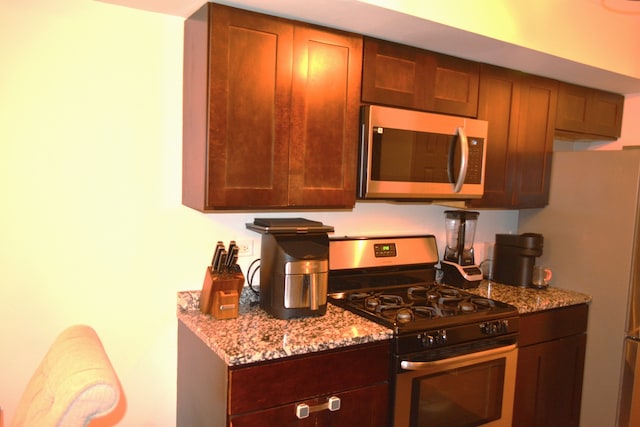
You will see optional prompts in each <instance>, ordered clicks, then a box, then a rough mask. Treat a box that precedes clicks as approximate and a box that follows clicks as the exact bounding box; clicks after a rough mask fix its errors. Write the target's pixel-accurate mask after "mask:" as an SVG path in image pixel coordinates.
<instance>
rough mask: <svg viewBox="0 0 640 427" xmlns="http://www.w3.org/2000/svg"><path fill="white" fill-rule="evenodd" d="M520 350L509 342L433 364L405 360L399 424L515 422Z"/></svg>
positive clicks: (457, 426)
mask: <svg viewBox="0 0 640 427" xmlns="http://www.w3.org/2000/svg"><path fill="white" fill-rule="evenodd" d="M517 357H518V349H517V347H516V344H509V345H506V346H501V347H497V348H492V349H489V350H481V351H478V352H474V353H470V354H465V355H461V356H455V357H449V358H446V359H442V360H436V361H430V362H412V361H406V360H405V361H401V362H400V365H401V367H402V369H401V370H400V372H399V373H398V374H397V376H396V387H395V405H394V427H408V426H410V427H461V426H505V427H508V426H511V419H512V415H513V400H514V393H515V381H516V364H517Z"/></svg>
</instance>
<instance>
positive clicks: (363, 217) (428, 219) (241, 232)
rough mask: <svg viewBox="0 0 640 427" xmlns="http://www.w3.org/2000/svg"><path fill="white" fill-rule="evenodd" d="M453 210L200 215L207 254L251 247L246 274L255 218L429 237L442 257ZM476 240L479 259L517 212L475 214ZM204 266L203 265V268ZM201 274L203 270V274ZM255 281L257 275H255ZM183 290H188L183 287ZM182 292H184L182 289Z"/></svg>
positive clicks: (411, 207)
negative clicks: (241, 244) (238, 243)
mask: <svg viewBox="0 0 640 427" xmlns="http://www.w3.org/2000/svg"><path fill="white" fill-rule="evenodd" d="M448 209H456V208H450V207H445V206H439V205H428V204H395V203H383V202H358V203H356V207H355V208H354V209H353V211H332V212H321V211H306V212H268V213H264V212H256V213H216V214H204V216H205V217H206V219H205V221H207V222H210V223H211V226H212V229H214V230H217V233H218V234H217V235H214V234H212V235H211V236H210V240H211V242H210V245H211V251H210V252H212V251H213V245H214V244H215V241H216V240H223V241H225V242H227V241H228V240H232V239H235V240H243V241H247V240H249V241H251V242H252V243H253V256H246V257H241V258H239V264H240V266H241V268H242V269H243V271H244V272H245V273H246V271H247V267H248V265H249V263H250V262H251V261H253V260H254V259H255V258H259V257H260V242H261V236H260V234H258V233H255V232H253V231H250V230H248V229H246V227H245V223H248V222H252V221H253V219H254V218H258V217H274V218H275V217H279V218H283V217H302V218H308V219H313V220H317V221H322V222H323V223H325V224H328V225H332V226H333V227H334V228H335V232H334V233H332V234H331V236H344V235H350V236H353V235H359V236H373V235H383V236H388V235H397V234H433V235H435V236H436V240H437V244H438V251H439V252H440V254H441V255H442V251H443V250H444V245H445V231H444V211H445V210H448ZM479 212H480V216H479V217H478V225H477V231H476V239H475V241H476V242H478V245H477V249H478V251H479V254H478V255H479V256H483V255H482V254H481V252H483V251H484V245H483V243H485V242H488V243H492V242H493V241H494V239H495V234H496V233H515V232H516V231H517V228H518V211H509V210H479ZM209 255H210V254H209V251H206V252H205V253H203V254H202V260H201V262H202V263H206V262H207V261H208V259H207V257H208V256H209ZM203 265H204V264H203ZM203 271H204V270H203ZM256 277H257V275H256ZM185 286H187V287H188V286H189V285H188V284H185ZM185 289H186V288H185Z"/></svg>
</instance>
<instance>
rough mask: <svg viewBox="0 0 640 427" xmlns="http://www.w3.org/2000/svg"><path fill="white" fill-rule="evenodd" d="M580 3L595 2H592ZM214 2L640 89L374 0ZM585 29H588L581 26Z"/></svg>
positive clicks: (606, 6) (177, 10) (191, 2)
mask: <svg viewBox="0 0 640 427" xmlns="http://www.w3.org/2000/svg"><path fill="white" fill-rule="evenodd" d="M100 1H104V2H107V3H113V4H120V5H123V6H127V7H133V8H137V9H143V10H150V11H153V12H159V13H164V14H171V15H177V16H182V17H186V16H189V15H190V14H191V13H192V12H193V11H195V10H196V9H197V8H198V7H199V6H200V5H202V4H203V3H204V2H203V0H100ZM406 1H411V0H406ZM413 1H415V0H413ZM420 1H428V0H420ZM483 1H488V0H483ZM581 1H585V2H588V1H591V2H595V1H596V0H581ZM597 1H598V2H599V6H600V7H601V8H602V10H603V11H604V12H603V13H609V14H613V13H615V14H619V15H620V14H623V15H626V17H627V18H628V17H630V16H631V17H633V18H632V19H637V20H638V25H639V26H640V1H629V0H597ZM216 2H218V3H223V4H228V5H231V6H236V7H241V8H244V9H249V10H256V11H260V12H264V13H268V14H271V15H276V16H283V17H287V18H291V19H297V20H301V21H305V22H312V23H316V24H320V25H325V26H329V27H332V28H338V29H343V30H347V31H352V32H356V33H359V34H364V35H370V36H374V37H378V38H382V39H386V40H391V41H396V42H399V43H403V44H408V45H413V46H418V47H422V48H425V49H428V50H433V51H438V52H443V53H447V54H451V55H454V56H459V57H462V58H467V59H472V60H477V61H480V62H486V63H491V64H495V65H500V66H504V67H508V68H513V69H517V70H521V71H526V72H530V73H533V74H537V75H542V76H547V77H552V78H555V79H558V80H562V81H568V82H572V83H576V84H581V85H584V86H590V87H596V88H599V89H603V90H609V91H613V92H617V93H624V94H635V93H640V75H629V74H622V73H620V72H615V71H612V70H607V69H604V68H601V67H597V66H593V65H587V64H584V63H580V62H577V61H572V60H568V59H566V58H562V57H560V56H556V55H552V54H549V53H545V52H542V51H540V50H535V49H531V48H527V47H523V46H518V45H515V44H512V43H507V42H505V41H501V40H498V39H496V38H491V37H487V36H484V35H480V34H475V33H472V32H470V31H465V30H462V29H459V28H454V27H453V26H448V25H443V24H441V23H438V22H434V21H430V20H427V19H423V18H419V17H417V16H413V15H409V14H406V13H401V12H398V11H395V10H391V9H389V8H385V7H381V6H377V5H375V4H373V3H375V2H376V0H322V1H308V0H216ZM552 3H553V2H552ZM399 4H400V3H399ZM543 30H544V29H543ZM548 31H554V29H553V28H549V29H548ZM584 31H586V32H588V31H592V30H591V29H589V28H588V27H585V29H584ZM636 43H637V42H636ZM637 55H638V57H637V58H634V59H637V62H638V63H640V53H638V54H637Z"/></svg>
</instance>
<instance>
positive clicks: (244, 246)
mask: <svg viewBox="0 0 640 427" xmlns="http://www.w3.org/2000/svg"><path fill="white" fill-rule="evenodd" d="M236 244H237V245H238V256H252V255H253V240H238V242H237V243H236Z"/></svg>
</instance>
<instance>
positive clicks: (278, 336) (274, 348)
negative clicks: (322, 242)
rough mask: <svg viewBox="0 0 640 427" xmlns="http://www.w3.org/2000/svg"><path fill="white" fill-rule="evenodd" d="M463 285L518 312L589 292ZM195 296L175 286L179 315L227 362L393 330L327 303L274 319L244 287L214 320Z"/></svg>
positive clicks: (381, 336) (580, 300) (585, 298)
mask: <svg viewBox="0 0 640 427" xmlns="http://www.w3.org/2000/svg"><path fill="white" fill-rule="evenodd" d="M467 291H468V292H471V293H473V294H476V295H480V296H482V297H486V298H491V299H494V300H498V301H502V302H505V303H507V304H511V305H513V306H515V307H517V308H518V312H519V313H520V314H526V313H532V312H536V311H543V310H550V309H553V308H560V307H566V306H570V305H576V304H584V303H589V302H591V297H590V296H589V295H585V294H582V293H579V292H575V291H569V290H564V289H559V288H555V287H551V286H550V287H548V288H546V289H535V288H522V287H518V286H509V285H503V284H500V283H496V282H489V281H482V283H481V284H480V286H478V287H477V288H474V289H467ZM199 299H200V291H184V292H178V313H177V314H178V320H180V321H182V322H183V323H184V324H185V325H186V326H187V327H188V328H189V329H190V330H192V331H193V332H194V333H195V334H196V335H197V336H198V337H199V338H200V339H201V340H202V341H203V342H204V343H205V344H207V345H208V346H209V348H211V350H213V351H214V352H215V353H216V354H217V355H218V356H219V357H220V358H221V359H222V360H224V361H225V363H226V364H227V365H228V366H238V365H244V364H249V363H257V362H263V361H266V360H273V359H279V358H283V357H288V356H294V355H301V354H307V353H312V352H316V351H322V350H329V349H335V348H340V347H348V346H352V345H356V344H363V343H370V342H375V341H383V340H387V339H390V338H391V337H392V336H393V332H392V331H391V330H390V329H388V328H385V327H384V326H381V325H378V324H377V323H374V322H371V321H369V320H367V319H365V318H363V317H361V316H358V315H356V314H353V313H351V312H349V311H346V310H344V309H342V308H340V307H337V306H335V305H333V304H330V303H329V304H327V312H326V314H325V315H324V316H321V317H307V318H301V319H290V320H281V319H276V318H274V317H273V316H271V315H269V314H267V313H266V312H265V311H264V310H262V309H261V308H260V307H259V304H258V300H257V297H256V296H255V295H254V294H253V293H252V291H251V290H250V289H249V288H247V287H245V288H244V289H243V292H242V296H241V298H240V304H239V310H238V317H237V318H235V319H226V320H217V319H215V318H213V317H212V316H210V315H208V314H202V313H201V312H200V310H199Z"/></svg>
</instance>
